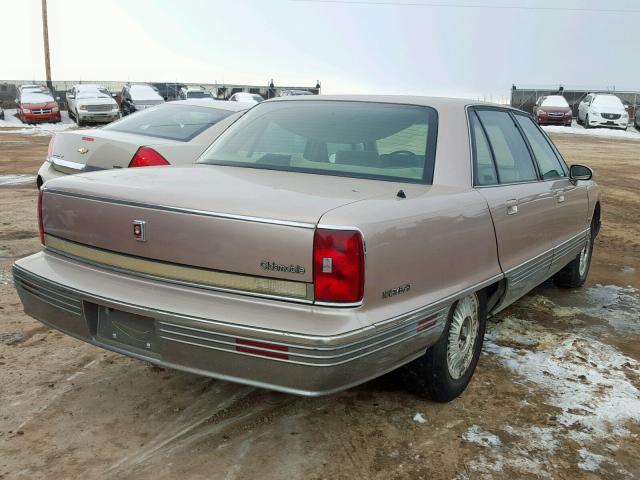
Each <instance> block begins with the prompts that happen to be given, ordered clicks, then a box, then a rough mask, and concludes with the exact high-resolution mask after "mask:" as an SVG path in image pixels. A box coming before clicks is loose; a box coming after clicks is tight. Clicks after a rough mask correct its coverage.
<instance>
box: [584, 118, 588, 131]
mask: <svg viewBox="0 0 640 480" xmlns="http://www.w3.org/2000/svg"><path fill="white" fill-rule="evenodd" d="M584 128H589V115H586V116H585V117H584Z"/></svg>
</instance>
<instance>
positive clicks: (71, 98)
mask: <svg viewBox="0 0 640 480" xmlns="http://www.w3.org/2000/svg"><path fill="white" fill-rule="evenodd" d="M67 98H68V99H69V100H73V99H74V98H76V97H75V95H67Z"/></svg>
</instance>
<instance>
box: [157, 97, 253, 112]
mask: <svg viewBox="0 0 640 480" xmlns="http://www.w3.org/2000/svg"><path fill="white" fill-rule="evenodd" d="M167 104H168V105H195V106H197V107H208V108H219V109H222V110H231V111H232V112H241V111H243V110H247V109H248V108H250V107H251V105H248V104H246V103H239V102H229V101H227V100H208V99H206V98H194V99H191V100H176V101H173V102H168V103H167Z"/></svg>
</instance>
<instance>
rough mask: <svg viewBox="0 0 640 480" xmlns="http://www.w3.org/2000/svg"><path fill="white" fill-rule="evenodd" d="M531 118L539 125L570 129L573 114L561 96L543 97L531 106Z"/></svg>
mask: <svg viewBox="0 0 640 480" xmlns="http://www.w3.org/2000/svg"><path fill="white" fill-rule="evenodd" d="M533 117H534V118H535V119H536V121H537V122H538V124H540V125H565V126H567V127H570V126H571V120H573V113H572V112H571V107H570V106H569V104H568V103H567V101H566V100H565V98H564V97H563V96H562V95H544V96H542V97H540V98H538V101H537V102H536V104H535V105H534V106H533Z"/></svg>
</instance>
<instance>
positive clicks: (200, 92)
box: [178, 87, 214, 100]
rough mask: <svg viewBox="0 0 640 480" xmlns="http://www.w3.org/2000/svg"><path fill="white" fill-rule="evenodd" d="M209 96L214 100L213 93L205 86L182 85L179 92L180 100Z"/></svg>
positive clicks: (208, 97)
mask: <svg viewBox="0 0 640 480" xmlns="http://www.w3.org/2000/svg"><path fill="white" fill-rule="evenodd" d="M202 98H207V99H211V100H214V98H213V95H212V94H211V92H210V91H209V90H207V89H206V88H204V87H182V88H181V89H180V93H179V94H178V99H179V100H193V99H202Z"/></svg>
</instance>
